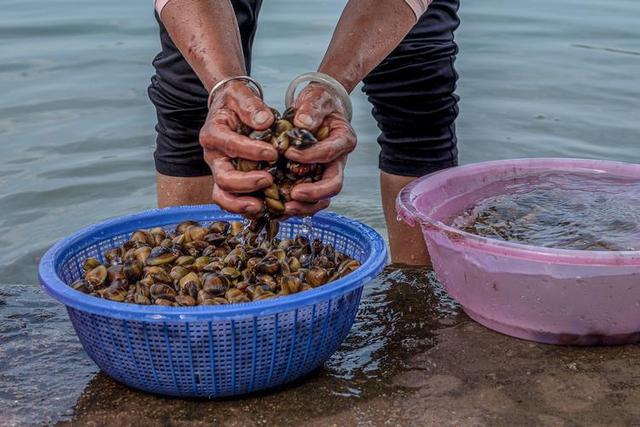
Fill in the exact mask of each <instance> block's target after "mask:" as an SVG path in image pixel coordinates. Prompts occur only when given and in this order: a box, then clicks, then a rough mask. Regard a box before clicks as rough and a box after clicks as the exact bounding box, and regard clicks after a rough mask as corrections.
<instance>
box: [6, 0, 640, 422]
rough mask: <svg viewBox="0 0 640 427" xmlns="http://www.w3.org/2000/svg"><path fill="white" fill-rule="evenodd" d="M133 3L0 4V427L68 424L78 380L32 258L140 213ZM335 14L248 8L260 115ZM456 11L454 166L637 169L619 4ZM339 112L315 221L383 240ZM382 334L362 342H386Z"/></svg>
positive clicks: (147, 133) (145, 149)
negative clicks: (337, 140)
mask: <svg viewBox="0 0 640 427" xmlns="http://www.w3.org/2000/svg"><path fill="white" fill-rule="evenodd" d="M149 3H150V2H149V1H142V2H133V1H124V0H113V1H109V2H104V1H98V0H82V1H80V0H75V1H72V0H57V1H55V2H50V1H43V0H5V1H4V2H3V8H2V14H0V40H2V42H1V43H0V283H2V285H0V289H1V290H2V292H3V296H2V297H1V299H0V322H1V323H0V356H1V357H0V407H2V408H3V412H4V408H5V407H8V408H9V409H8V414H9V417H10V418H9V419H10V420H13V422H15V423H20V421H21V420H28V421H30V422H39V421H55V420H58V419H62V418H65V417H68V416H70V414H71V412H72V408H73V404H74V402H75V401H76V399H77V398H78V396H79V395H80V393H81V391H82V390H83V388H84V387H85V385H86V384H87V383H88V382H89V379H90V378H92V377H93V375H94V374H95V372H96V369H95V366H94V365H93V364H92V363H91V362H90V361H89V360H88V359H87V357H86V356H85V355H84V353H83V352H82V349H81V348H80V347H79V344H78V343H77V341H76V340H75V338H74V336H73V333H72V332H71V329H70V325H69V324H68V322H67V321H66V318H65V313H64V311H63V309H61V307H59V306H58V305H57V304H55V303H52V302H51V301H50V300H49V299H48V298H47V297H45V296H43V295H42V294H41V293H40V292H39V291H38V290H37V284H36V271H37V262H38V258H39V256H40V255H41V254H42V253H43V251H44V250H45V249H46V248H47V247H49V246H50V245H51V244H52V243H53V242H54V241H55V240H57V239H59V238H60V237H62V236H64V235H66V234H68V233H70V232H72V231H74V230H77V229H78V228H79V227H81V226H84V225H87V224H90V223H94V222H96V221H99V220H102V219H105V218H108V217H112V216H115V215H121V214H125V213H129V212H134V211H139V210H141V209H145V208H150V207H153V206H154V203H155V194H154V191H155V190H154V182H153V178H154V170H153V162H152V152H153V146H154V134H153V125H154V121H155V119H154V111H153V108H152V107H151V105H150V104H149V102H148V101H147V97H146V87H147V84H148V80H149V76H150V75H151V73H152V68H151V66H150V62H151V59H152V58H153V56H154V55H155V53H156V51H157V49H158V40H157V34H156V32H157V29H156V27H155V23H154V21H153V19H152V13H151V8H150V5H149ZM344 3H345V1H344V0H316V1H314V2H300V1H296V0H266V1H265V4H264V7H263V11H262V16H261V26H260V29H259V32H258V35H257V39H256V46H255V62H254V74H255V76H256V77H257V78H259V79H260V80H261V81H262V82H264V84H265V88H266V92H267V96H266V98H267V101H268V102H269V103H272V104H274V105H276V106H278V105H281V104H282V97H283V95H282V94H283V92H284V89H285V87H286V84H287V83H288V80H289V79H290V78H292V77H293V76H295V75H297V74H298V73H300V72H303V71H308V70H309V69H313V68H315V67H316V66H317V63H318V62H319V60H320V56H321V53H322V51H323V49H324V46H325V45H326V42H328V40H329V38H330V31H331V29H332V27H333V25H334V22H335V21H336V19H337V17H338V14H339V12H340V9H341V6H342V5H343V4H344ZM461 13H462V20H463V24H462V28H461V30H460V31H459V33H458V41H459V43H460V45H461V49H462V54H461V56H460V58H459V61H458V69H459V72H460V74H461V81H460V87H459V94H460V95H461V96H462V103H461V117H460V120H459V123H458V129H459V136H460V141H461V158H462V160H463V162H472V161H480V160H488V159H495V158H511V157H524V156H572V157H592V158H593V157H596V158H607V159H617V160H626V161H635V162H640V150H638V149H637V147H638V145H637V144H638V134H639V132H638V131H639V130H640V122H639V121H638V120H637V114H638V111H639V104H638V99H640V75H639V74H638V72H637V70H638V69H639V67H640V43H639V42H638V40H640V27H639V26H638V25H637V16H638V14H639V13H640V5H639V4H638V2H637V1H635V0H611V1H607V2H602V1H596V0H584V1H578V0H566V1H563V2H556V1H552V0H540V1H537V2H502V1H496V0H485V1H483V2H464V4H463V8H462V11H461ZM354 107H355V120H354V125H355V128H356V130H357V131H358V134H359V139H360V144H359V147H358V149H357V151H356V152H355V153H354V154H353V155H352V156H351V158H350V161H349V166H348V171H347V179H346V185H345V189H344V192H343V193H342V194H341V195H340V196H339V197H337V198H336V200H335V201H334V203H333V209H335V210H337V211H340V212H341V213H345V214H347V215H349V216H352V217H354V218H357V219H359V220H362V221H365V222H367V223H368V224H371V225H372V226H374V227H376V228H377V229H379V230H380V231H384V221H383V217H382V212H381V209H380V206H379V202H378V189H377V186H376V185H375V184H374V183H375V182H376V181H377V169H376V161H377V153H378V148H377V145H376V143H375V138H376V135H377V129H376V126H375V123H374V122H373V121H372V119H371V117H370V115H369V110H370V106H369V105H368V104H367V102H366V99H365V97H364V96H363V95H362V94H360V93H356V94H355V95H354ZM13 283H15V284H17V285H11V284H13ZM425 283H426V282H425ZM381 289H382V290H380V291H379V292H381V293H382V294H385V293H386V292H388V290H386V289H387V288H385V287H383V288H381ZM372 292H374V291H372ZM374 293H375V292H374ZM372 295H373V294H372ZM389 295H394V296H395V295H396V294H394V293H392V294H389ZM361 315H362V316H367V311H366V309H365V310H363V314H361ZM393 320H394V318H393V317H392V318H390V319H388V322H389V324H383V325H382V326H380V330H379V331H378V332H376V333H383V332H386V330H387V329H388V328H393V327H394V323H393ZM422 326H424V325H422ZM422 326H421V325H420V324H418V328H419V327H422ZM426 326H427V327H428V326H429V325H426ZM412 330H413V329H412ZM360 331H361V329H356V330H355V332H354V336H355V337H357V336H358V334H360V333H361V332H360ZM413 333H414V332H411V330H407V331H404V332H403V334H406V335H408V336H409V337H411V336H412V334H413ZM370 337H373V338H370V340H371V342H372V343H373V344H372V345H374V346H375V345H381V344H379V343H378V341H377V338H376V337H377V335H370ZM347 348H348V347H347ZM371 351H373V350H371ZM359 357H360V356H359V354H358V353H345V352H341V353H339V355H338V356H337V358H334V359H333V361H332V362H331V363H330V368H329V369H330V370H335V371H336V372H348V371H349V368H348V366H349V365H348V363H349V360H351V359H352V358H359ZM342 361H344V362H342ZM348 377H349V375H347V374H345V378H348ZM8 385H11V387H8ZM5 416H6V414H5Z"/></svg>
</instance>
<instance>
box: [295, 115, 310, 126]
mask: <svg viewBox="0 0 640 427" xmlns="http://www.w3.org/2000/svg"><path fill="white" fill-rule="evenodd" d="M298 121H299V122H300V123H301V124H302V125H304V126H306V127H311V126H313V119H312V118H311V116H310V115H308V114H300V115H299V116H298Z"/></svg>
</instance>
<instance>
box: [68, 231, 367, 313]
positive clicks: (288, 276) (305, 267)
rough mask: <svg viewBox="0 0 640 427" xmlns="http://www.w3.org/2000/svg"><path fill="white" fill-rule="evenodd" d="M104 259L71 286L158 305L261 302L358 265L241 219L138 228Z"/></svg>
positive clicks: (91, 261)
mask: <svg viewBox="0 0 640 427" xmlns="http://www.w3.org/2000/svg"><path fill="white" fill-rule="evenodd" d="M104 259H105V263H101V262H100V261H99V260H97V259H95V258H88V259H86V260H85V261H84V264H83V269H84V276H83V278H81V279H79V280H77V281H76V282H74V283H73V284H72V285H71V286H72V287H73V289H76V290H78V291H81V292H84V293H88V294H90V295H93V296H96V297H101V298H105V299H108V300H111V301H120V302H128V303H136V304H147V305H148V304H156V305H163V306H195V305H218V304H229V303H242V302H250V301H261V300H266V299H270V298H275V297H278V296H283V295H290V294H295V293H298V292H301V291H304V290H308V289H313V288H316V287H318V286H322V285H324V284H326V283H328V282H331V281H333V280H336V279H339V278H341V277H344V276H346V275H347V274H349V273H351V272H352V271H354V270H355V269H357V268H358V267H359V266H360V264H359V262H358V261H356V260H353V259H351V258H349V257H347V256H346V255H344V254H342V253H339V252H338V251H336V250H335V249H334V248H333V246H331V245H330V244H326V245H325V244H323V243H322V242H321V241H320V240H314V241H313V242H310V241H309V240H308V239H307V238H305V237H304V236H297V237H296V238H294V239H287V240H279V239H278V238H275V237H273V238H268V237H267V233H257V232H255V231H252V229H251V228H249V227H244V225H243V223H241V222H223V221H219V222H213V223H211V224H208V225H204V224H199V223H197V222H195V221H186V222H183V223H181V224H179V225H178V226H177V227H176V228H175V231H174V232H167V231H166V230H165V229H163V228H160V227H157V228H153V229H150V230H138V231H136V232H134V233H133V234H132V235H131V237H130V239H129V240H128V241H127V242H126V243H125V244H124V245H122V246H121V247H115V248H113V249H110V250H108V251H106V252H105V253H104Z"/></svg>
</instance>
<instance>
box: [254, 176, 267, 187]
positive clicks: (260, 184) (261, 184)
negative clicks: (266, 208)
mask: <svg viewBox="0 0 640 427" xmlns="http://www.w3.org/2000/svg"><path fill="white" fill-rule="evenodd" d="M267 185H269V180H268V179H267V178H260V179H259V180H258V182H257V183H256V187H265V186H267Z"/></svg>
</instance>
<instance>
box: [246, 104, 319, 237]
mask: <svg viewBox="0 0 640 427" xmlns="http://www.w3.org/2000/svg"><path fill="white" fill-rule="evenodd" d="M272 111H273V114H274V116H275V121H274V122H273V126H271V128H270V129H267V130H264V131H257V130H253V129H251V128H248V127H246V126H245V125H241V126H240V128H239V129H238V132H239V133H241V134H243V135H246V136H248V137H249V138H250V139H253V140H256V141H264V142H268V143H270V144H272V145H273V146H274V147H275V149H276V150H278V155H279V156H278V159H277V160H276V161H274V162H271V163H269V162H255V161H251V160H246V159H234V166H235V168H236V169H237V170H240V171H243V172H249V171H252V170H268V171H269V172H270V173H271V175H272V176H273V185H271V187H269V188H267V189H265V190H263V191H261V192H259V193H257V194H253V196H255V197H259V198H261V199H263V200H264V207H265V209H264V216H265V217H266V218H268V220H269V222H270V223H271V224H270V226H271V231H274V230H275V231H276V232H277V219H278V218H279V217H280V216H282V214H283V213H284V211H285V206H284V205H285V203H286V202H289V201H291V189H292V188H293V187H294V186H295V185H298V184H302V183H309V182H316V181H319V180H320V179H321V178H322V173H323V172H324V166H323V165H321V164H303V163H298V162H293V161H291V160H288V159H287V158H286V157H285V156H284V153H285V151H287V149H289V147H295V148H299V149H306V148H308V147H311V146H312V145H314V144H316V143H317V142H318V141H321V140H323V139H325V138H326V137H327V136H328V135H329V129H328V128H327V127H322V128H320V129H319V130H318V132H317V133H316V134H314V133H313V132H311V131H309V130H307V129H303V128H296V127H294V126H293V124H292V123H293V117H294V116H295V110H294V109H292V108H289V109H287V110H286V111H285V112H284V113H283V114H282V115H280V113H279V112H278V111H277V110H275V109H272ZM273 222H275V224H273ZM258 225H262V223H259V224H256V225H254V228H256V227H257V226H258Z"/></svg>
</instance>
